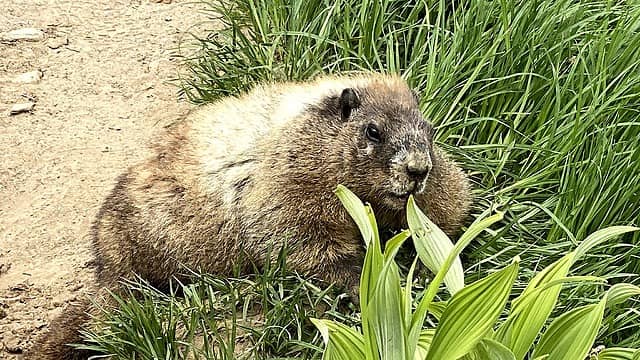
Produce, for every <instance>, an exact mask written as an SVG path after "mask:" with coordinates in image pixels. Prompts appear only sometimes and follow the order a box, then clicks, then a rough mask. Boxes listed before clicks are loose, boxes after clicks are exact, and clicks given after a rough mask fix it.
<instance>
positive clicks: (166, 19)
mask: <svg viewBox="0 0 640 360" xmlns="http://www.w3.org/2000/svg"><path fill="white" fill-rule="evenodd" d="M171 20H173V19H171V16H167V17H166V18H164V21H167V22H169V21H171Z"/></svg>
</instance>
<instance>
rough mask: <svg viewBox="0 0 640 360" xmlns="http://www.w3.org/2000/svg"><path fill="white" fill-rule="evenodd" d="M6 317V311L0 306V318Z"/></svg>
mask: <svg viewBox="0 0 640 360" xmlns="http://www.w3.org/2000/svg"><path fill="white" fill-rule="evenodd" d="M6 317H7V312H6V311H4V309H3V308H0V320H2V319H4V318H6Z"/></svg>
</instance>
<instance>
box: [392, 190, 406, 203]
mask: <svg viewBox="0 0 640 360" xmlns="http://www.w3.org/2000/svg"><path fill="white" fill-rule="evenodd" d="M409 195H411V191H406V192H403V193H396V192H392V193H391V196H392V197H394V198H396V199H398V200H403V201H407V200H409Z"/></svg>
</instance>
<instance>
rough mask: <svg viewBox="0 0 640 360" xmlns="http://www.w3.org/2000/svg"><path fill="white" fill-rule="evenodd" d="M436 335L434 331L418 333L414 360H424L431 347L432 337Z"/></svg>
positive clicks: (428, 330)
mask: <svg viewBox="0 0 640 360" xmlns="http://www.w3.org/2000/svg"><path fill="white" fill-rule="evenodd" d="M435 333H436V330H435V329H425V330H422V331H421V332H420V338H418V346H417V347H416V351H415V355H414V357H413V358H414V360H424V359H425V358H426V357H427V353H428V352H429V347H431V342H432V341H433V335H434V334H435Z"/></svg>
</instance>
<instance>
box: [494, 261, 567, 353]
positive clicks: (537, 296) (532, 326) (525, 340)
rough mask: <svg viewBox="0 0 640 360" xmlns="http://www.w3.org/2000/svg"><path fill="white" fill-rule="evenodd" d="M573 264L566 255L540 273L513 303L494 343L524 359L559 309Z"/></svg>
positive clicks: (497, 332)
mask: <svg viewBox="0 0 640 360" xmlns="http://www.w3.org/2000/svg"><path fill="white" fill-rule="evenodd" d="M572 262H573V253H570V254H567V255H565V256H564V257H562V258H561V259H559V260H558V261H556V262H555V263H553V264H551V265H549V266H548V267H546V268H545V269H544V270H542V271H541V272H540V273H538V274H537V275H536V276H535V277H534V278H533V279H532V280H531V281H530V282H529V285H528V286H527V287H526V288H525V290H524V291H523V292H522V294H521V295H520V296H519V297H518V298H516V299H515V300H514V301H513V303H512V308H511V311H510V313H509V316H508V317H507V320H505V322H504V323H503V324H502V325H501V326H500V327H499V328H498V331H496V335H495V339H496V340H497V341H499V342H501V343H502V344H504V345H505V346H506V347H508V348H509V349H511V351H512V352H513V354H514V356H515V357H516V359H517V360H522V359H524V358H525V356H526V354H527V352H528V351H529V349H530V348H531V345H532V344H533V342H534V341H535V339H536V338H537V337H538V334H539V333H540V330H541V329H542V327H543V326H544V324H545V322H546V321H547V319H548V318H549V315H550V314H551V311H553V308H554V307H555V305H556V302H557V300H558V295H559V294H560V290H561V289H562V283H558V284H557V285H553V286H550V287H549V284H553V283H556V282H558V281H562V280H564V279H567V278H566V275H567V273H568V272H569V268H570V267H571V264H572Z"/></svg>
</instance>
